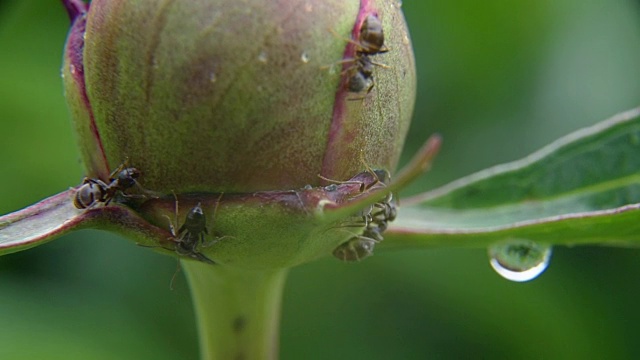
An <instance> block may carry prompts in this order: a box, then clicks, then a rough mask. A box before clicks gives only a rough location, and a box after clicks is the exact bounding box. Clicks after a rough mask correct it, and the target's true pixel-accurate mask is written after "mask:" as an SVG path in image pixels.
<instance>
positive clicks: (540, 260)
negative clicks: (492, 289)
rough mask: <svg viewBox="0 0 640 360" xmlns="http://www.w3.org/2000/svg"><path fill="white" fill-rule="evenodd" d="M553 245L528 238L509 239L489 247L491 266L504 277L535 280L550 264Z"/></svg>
mask: <svg viewBox="0 0 640 360" xmlns="http://www.w3.org/2000/svg"><path fill="white" fill-rule="evenodd" d="M550 257H551V246H549V245H541V244H538V243H536V242H533V241H531V240H526V239H509V240H507V241H504V242H500V243H496V244H494V245H492V246H491V247H489V259H490V264H491V267H492V268H493V269H494V270H495V271H496V272H497V273H498V274H499V275H500V276H502V277H503V278H505V279H507V280H511V281H517V282H524V281H529V280H533V279H535V278H536V277H538V275H540V274H542V272H543V271H544V270H545V269H546V268H547V265H549V258H550Z"/></svg>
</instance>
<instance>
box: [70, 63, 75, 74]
mask: <svg viewBox="0 0 640 360" xmlns="http://www.w3.org/2000/svg"><path fill="white" fill-rule="evenodd" d="M69 72H70V73H71V75H75V74H76V66H75V65H73V64H69Z"/></svg>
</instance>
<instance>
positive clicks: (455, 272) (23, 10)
mask: <svg viewBox="0 0 640 360" xmlns="http://www.w3.org/2000/svg"><path fill="white" fill-rule="evenodd" d="M403 7H404V10H405V15H406V17H407V20H408V22H409V26H410V29H411V31H412V37H413V41H414V45H415V51H416V58H417V64H418V73H419V87H418V102H417V103H418V107H417V108H416V112H415V119H414V123H413V124H412V129H411V132H410V134H409V138H408V144H407V147H406V149H405V150H406V152H405V155H406V156H405V161H406V159H408V156H409V155H410V154H411V153H413V152H414V151H415V150H416V149H417V148H418V147H419V146H420V144H421V142H422V141H423V140H424V139H425V138H426V137H427V135H428V134H430V133H432V132H434V131H438V132H440V133H441V134H443V136H444V139H445V143H444V148H443V150H442V153H441V156H440V157H439V158H438V160H437V163H436V164H435V166H434V168H433V170H432V172H431V173H429V174H428V175H426V176H424V177H423V178H422V179H421V181H420V182H419V183H418V184H415V185H414V186H413V187H412V188H411V189H410V191H411V192H417V191H421V190H424V189H428V188H432V187H434V186H438V185H441V184H444V183H446V182H447V181H450V180H453V179H455V178H457V177H460V176H464V175H467V174H469V173H471V172H474V171H477V170H480V169H483V168H485V167H488V166H491V165H494V164H497V163H501V162H505V161H510V160H515V159H518V158H520V157H522V156H524V155H527V154H528V153H530V152H532V151H534V150H535V149H537V148H539V147H541V146H542V145H545V144H547V143H548V142H550V141H551V140H553V139H555V138H557V137H559V136H561V135H564V134H566V133H568V132H570V131H572V130H575V129H577V128H580V127H583V126H586V125H590V124H593V123H595V122H597V121H599V120H603V119H605V118H607V117H609V116H610V115H613V114H614V113H616V112H619V111H622V110H626V109H629V108H632V107H635V106H638V105H640V66H639V65H640V2H639V1H632V0H564V1H551V0H537V1H507V0H485V1H477V0H460V1H443V0H438V1H432V0H431V1H405V3H404V5H403ZM67 28H68V19H67V15H66V13H65V12H64V10H63V8H62V6H61V5H60V4H59V3H58V2H57V1H46V2H45V1H19V0H0V45H1V48H0V139H2V140H1V141H0V154H2V158H3V161H2V163H1V164H0V172H1V173H2V174H3V176H2V178H0V213H7V212H10V211H13V210H17V209H19V208H22V207H24V206H26V205H29V204H31V203H34V202H36V201H38V200H40V199H42V198H44V197H46V196H48V195H52V194H54V193H57V192H59V191H62V190H64V189H66V188H67V187H69V186H72V185H76V184H78V183H79V182H80V180H81V179H82V175H83V174H82V170H81V165H80V161H79V155H78V152H77V150H76V147H75V139H74V137H73V133H72V130H71V126H70V121H69V115H68V113H67V109H66V105H65V102H64V99H63V95H62V85H61V79H60V70H59V69H60V63H61V53H62V46H63V43H64V40H65V36H66V31H67ZM639 256H640V253H639V252H638V250H634V249H611V248H599V247H579V248H557V249H555V252H554V254H553V256H552V260H551V264H550V267H549V269H548V270H547V271H546V272H545V273H544V274H542V275H541V276H540V277H539V278H538V279H536V280H534V281H533V282H530V283H524V284H519V283H511V282H509V281H506V280H504V279H502V278H500V277H499V276H498V275H496V274H495V273H494V272H493V270H492V269H491V268H490V266H489V262H488V259H487V255H486V251H485V250H482V249H455V248H451V249H437V250H425V251H406V252H395V253H378V254H377V255H376V256H374V257H372V258H370V259H367V260H366V261H364V262H362V263H361V264H358V265H354V264H342V263H339V262H338V261H336V260H334V259H333V258H327V259H325V260H323V261H319V262H316V263H313V264H309V265H306V266H303V267H300V268H297V269H294V270H293V271H292V272H291V274H290V277H289V280H288V283H287V287H286V290H285V298H284V307H283V314H282V334H281V349H282V350H281V358H282V359H302V358H304V359H365V358H366V359H424V358H427V357H429V358H443V359H447V358H461V357H471V356H473V357H475V358H477V357H483V358H494V359H496V358H519V359H525V358H535V359H539V358H545V359H553V358H565V359H566V358H581V359H583V358H607V359H612V358H638V357H639V356H640V343H638V341H637V339H638V338H639V336H640V325H638V324H640V310H638V309H637V306H635V305H636V303H637V298H638V296H640V287H638V286H637V284H636V281H638V279H639V278H640V265H638V264H639V262H638V257H639ZM175 268H176V262H175V260H173V259H172V258H170V257H164V256H161V255H158V254H155V253H153V252H151V251H148V249H143V248H140V247H137V246H135V245H134V244H133V243H131V242H129V241H126V240H124V239H122V238H119V237H117V236H113V235H111V234H108V233H104V232H97V231H81V232H77V233H74V234H71V235H69V236H66V237H64V238H62V239H59V240H58V241H54V242H52V243H49V244H47V245H43V246H41V247H38V248H35V249H32V250H29V251H26V252H21V253H17V254H12V255H8V256H4V257H0V359H34V358H41V359H45V358H46V359H88V358H90V359H115V358H117V359H195V358H197V339H196V336H197V335H196V332H195V325H194V319H193V311H192V308H191V303H190V299H189V295H188V292H187V289H186V282H185V280H184V278H183V277H182V275H179V277H178V279H177V280H176V284H175V290H174V291H171V290H170V289H169V281H170V280H171V276H172V275H173V273H174V271H175Z"/></svg>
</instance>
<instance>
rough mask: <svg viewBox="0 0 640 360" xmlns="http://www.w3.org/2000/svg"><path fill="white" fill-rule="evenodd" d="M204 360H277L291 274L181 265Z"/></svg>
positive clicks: (278, 271) (189, 262)
mask: <svg viewBox="0 0 640 360" xmlns="http://www.w3.org/2000/svg"><path fill="white" fill-rule="evenodd" d="M182 266H183V268H184V270H185V273H186V274H187V279H188V281H189V287H190V288H191V296H192V297H193V304H194V308H195V312H196V318H197V322H198V332H199V334H200V352H201V358H202V359H203V360H213V359H223V360H227V359H242V360H263V359H277V357H278V339H279V321H280V302H281V299H282V289H283V286H284V281H285V278H286V274H287V269H277V270H263V271H250V270H244V269H236V268H229V267H225V266H219V265H216V266H212V265H208V264H204V263H199V262H195V261H183V262H182Z"/></svg>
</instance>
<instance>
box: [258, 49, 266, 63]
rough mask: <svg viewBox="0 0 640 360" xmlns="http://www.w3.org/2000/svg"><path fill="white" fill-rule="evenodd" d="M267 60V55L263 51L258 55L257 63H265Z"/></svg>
mask: <svg viewBox="0 0 640 360" xmlns="http://www.w3.org/2000/svg"><path fill="white" fill-rule="evenodd" d="M267 60H268V58H267V53H266V52H265V51H261V52H260V54H258V61H260V62H261V63H266V62H267Z"/></svg>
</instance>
